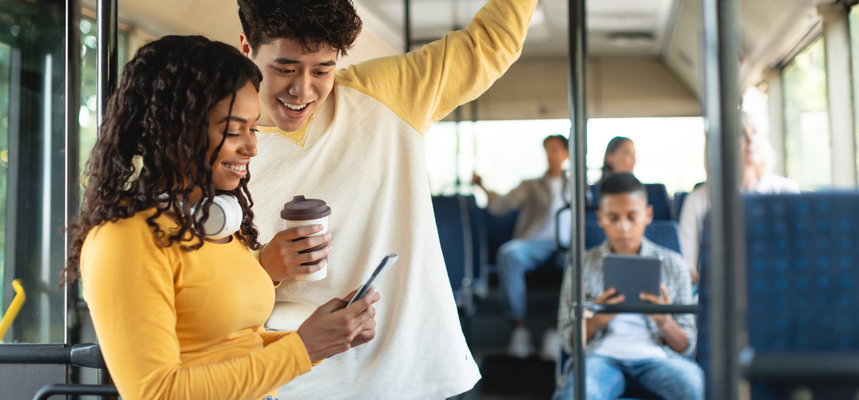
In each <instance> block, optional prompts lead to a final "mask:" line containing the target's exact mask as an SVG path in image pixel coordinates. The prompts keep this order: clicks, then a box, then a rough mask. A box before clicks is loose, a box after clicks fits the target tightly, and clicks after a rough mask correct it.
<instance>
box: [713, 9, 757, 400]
mask: <svg viewBox="0 0 859 400" xmlns="http://www.w3.org/2000/svg"><path fill="white" fill-rule="evenodd" d="M702 5H703V7H702V17H703V30H704V32H703V39H704V93H705V98H704V99H705V100H704V116H705V119H706V126H707V141H708V160H709V161H708V163H709V165H708V167H709V177H708V181H709V186H710V201H711V204H712V209H711V211H710V222H711V223H710V237H711V238H712V242H711V246H712V248H711V251H710V256H711V267H710V269H709V271H707V273H708V276H707V278H708V280H709V286H710V287H709V289H710V293H711V296H710V297H711V298H712V299H713V301H712V302H711V304H712V306H711V312H710V321H709V322H710V330H711V332H710V334H711V338H712V343H711V348H712V350H711V352H710V354H711V368H712V369H711V376H710V379H709V382H711V383H715V384H712V385H711V389H712V394H713V398H714V399H716V400H729V399H737V398H748V395H747V394H745V395H743V394H741V392H740V372H739V368H738V357H739V351H740V349H741V347H742V346H744V345H745V341H746V340H747V339H746V334H745V332H746V331H745V318H746V316H745V308H746V286H745V284H746V283H745V238H744V229H743V212H742V202H741V199H740V193H739V188H740V184H741V181H740V135H741V132H740V110H739V101H740V87H739V83H738V71H739V55H740V46H739V19H738V15H739V13H738V0H703V4H702Z"/></svg>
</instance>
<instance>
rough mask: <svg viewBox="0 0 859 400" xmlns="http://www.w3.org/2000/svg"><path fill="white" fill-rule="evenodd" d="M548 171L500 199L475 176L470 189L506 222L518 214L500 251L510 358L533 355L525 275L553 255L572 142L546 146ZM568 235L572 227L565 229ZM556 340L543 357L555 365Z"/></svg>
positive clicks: (548, 340)
mask: <svg viewBox="0 0 859 400" xmlns="http://www.w3.org/2000/svg"><path fill="white" fill-rule="evenodd" d="M543 148H544V149H545V150H546V160H547V161H548V164H549V170H548V171H546V174H545V175H543V176H542V177H540V178H536V179H529V180H526V181H523V182H522V183H521V184H519V186H518V187H517V188H516V189H513V190H512V191H511V192H510V193H508V194H506V195H503V196H502V195H498V194H496V193H495V192H493V191H491V190H489V189H487V188H485V187H484V186H483V182H482V179H481V178H480V176H478V175H477V174H475V175H474V176H473V177H472V183H474V184H475V185H477V186H479V187H480V188H481V189H483V190H484V191H486V195H487V196H488V197H489V212H490V213H492V214H493V215H496V216H502V215H504V214H507V213H509V212H511V211H513V210H519V217H518V218H517V220H516V227H515V229H514V233H513V240H511V241H509V242H507V243H505V244H504V245H502V246H501V248H499V249H498V256H497V260H498V276H499V279H500V281H501V286H502V289H503V293H504V296H503V297H504V298H505V300H503V301H504V302H505V306H506V308H507V313H508V316H509V318H510V320H511V322H512V323H513V334H512V336H511V338H510V345H509V347H508V349H507V352H508V353H509V354H510V355H512V356H515V357H521V358H525V357H528V356H529V355H531V353H533V351H534V346H533V344H532V343H531V332H530V331H529V330H528V328H527V327H525V316H526V315H527V311H528V299H527V298H528V296H527V292H526V288H525V273H526V272H529V271H533V270H534V269H536V268H537V267H539V266H541V265H543V264H546V262H548V261H549V260H550V259H551V258H552V256H553V255H554V254H555V251H556V250H557V248H558V246H557V244H556V242H555V231H556V222H555V215H556V214H557V213H558V211H559V210H560V209H561V208H563V207H564V205H565V204H566V202H565V201H564V197H563V195H562V191H563V190H565V189H566V190H568V188H569V180H568V178H567V177H566V175H565V174H564V169H563V164H564V161H566V160H567V158H568V157H569V142H568V140H567V138H565V137H564V136H561V135H553V136H549V137H547V138H546V139H544V140H543ZM567 230H569V227H567ZM558 346H559V343H558V336H557V332H556V330H555V329H549V330H548V331H547V332H546V334H545V335H544V337H543V346H542V351H541V356H542V357H543V358H545V359H550V360H555V359H557V353H558V351H557V349H558Z"/></svg>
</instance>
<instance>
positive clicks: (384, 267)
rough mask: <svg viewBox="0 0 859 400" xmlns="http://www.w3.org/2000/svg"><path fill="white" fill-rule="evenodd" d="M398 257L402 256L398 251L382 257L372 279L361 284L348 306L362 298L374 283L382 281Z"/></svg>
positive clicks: (371, 276)
mask: <svg viewBox="0 0 859 400" xmlns="http://www.w3.org/2000/svg"><path fill="white" fill-rule="evenodd" d="M398 258H400V256H398V255H397V254H396V253H391V254H388V255H386V256H385V258H383V259H382V262H381V263H379V266H378V267H376V269H375V270H374V271H373V274H372V275H370V279H367V282H366V283H364V284H363V285H361V288H360V289H358V293H355V297H352V300H350V301H349V304H347V305H346V307H349V306H351V305H352V303H354V302H356V301H358V300H361V298H362V297H364V295H365V294H367V292H368V291H370V288H371V287H373V283H376V282H378V281H380V280H381V279H382V277H383V276H384V275H385V273H386V272H388V270H389V269H391V266H392V265H394V263H395V262H396V261H397V259H398Z"/></svg>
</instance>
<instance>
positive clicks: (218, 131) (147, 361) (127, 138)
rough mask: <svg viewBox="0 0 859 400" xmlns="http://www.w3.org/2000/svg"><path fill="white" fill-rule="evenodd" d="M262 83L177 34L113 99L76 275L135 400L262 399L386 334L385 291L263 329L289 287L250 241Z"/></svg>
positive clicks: (145, 58)
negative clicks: (277, 280) (379, 312)
mask: <svg viewBox="0 0 859 400" xmlns="http://www.w3.org/2000/svg"><path fill="white" fill-rule="evenodd" d="M260 80H261V74H260V72H259V70H258V69H257V67H256V66H255V65H254V64H253V63H252V62H251V61H249V60H248V59H247V58H245V57H243V56H242V55H241V54H240V53H239V52H238V50H236V49H235V48H232V47H230V46H228V45H226V44H223V43H219V42H213V41H210V40H208V39H206V38H203V37H200V36H192V37H181V36H168V37H165V38H163V39H160V40H158V41H155V42H152V43H150V44H147V45H146V46H143V47H142V48H141V49H140V50H139V51H138V52H137V54H136V55H135V56H134V58H133V59H132V60H131V61H130V62H129V63H128V65H127V66H126V67H125V70H124V72H123V74H122V78H121V82H120V85H119V88H118V89H117V91H116V93H114V94H113V95H112V96H111V98H110V101H109V103H108V109H107V112H106V115H105V120H104V123H103V124H102V126H101V131H100V136H99V138H98V141H97V143H96V145H95V148H94V149H93V152H92V155H91V157H90V160H89V163H88V167H87V179H86V189H85V193H84V198H83V203H82V207H81V211H80V215H79V216H78V218H77V220H76V221H75V223H73V224H72V225H71V226H70V232H71V238H72V239H71V240H72V241H71V246H70V249H69V258H68V260H67V265H66V269H65V271H63V272H64V276H65V279H66V281H68V280H72V279H75V278H77V276H78V275H77V272H76V269H75V268H76V266H77V265H78V264H79V265H80V276H81V278H82V280H83V287H84V299H85V300H86V301H87V303H88V305H89V308H90V313H91V315H92V319H93V324H94V326H95V330H96V335H97V336H98V338H99V342H100V345H101V349H102V353H103V354H104V358H105V361H106V363H107V366H108V369H109V371H110V373H111V375H112V377H113V379H114V381H115V383H116V386H117V388H118V390H119V393H120V394H121V396H122V397H123V398H124V399H147V400H149V399H180V398H181V399H187V398H195V399H204V398H205V399H233V400H234V399H262V398H265V397H266V396H271V395H273V394H274V392H275V390H276V389H277V387H279V386H281V385H283V384H286V383H287V382H289V381H291V380H292V379H294V378H295V377H297V376H299V375H301V374H304V373H306V372H308V371H310V369H311V366H312V365H315V363H318V362H320V361H322V360H323V359H325V358H327V357H330V356H332V355H334V354H337V353H341V352H343V351H345V350H347V349H349V348H350V347H351V346H354V345H357V344H360V343H363V342H364V341H365V340H367V338H368V337H372V335H369V336H368V335H367V334H366V333H367V332H368V331H369V332H371V333H373V334H374V333H375V320H374V315H375V309H374V308H373V307H372V304H373V303H374V302H375V301H376V300H378V298H379V296H378V294H376V293H375V292H371V293H370V294H369V295H367V296H365V297H364V298H363V299H361V300H360V301H358V302H356V303H355V304H353V305H351V306H349V307H348V308H346V307H345V305H346V302H345V301H344V300H341V299H333V300H331V301H329V302H328V303H326V304H324V305H323V306H321V307H320V308H319V309H317V310H316V312H315V313H314V314H313V315H312V316H311V317H310V318H308V319H307V320H306V321H305V322H304V323H303V324H302V325H301V326H300V327H299V328H298V330H297V331H295V332H266V331H265V330H264V329H263V324H264V323H265V321H266V319H267V318H268V316H269V314H270V313H271V310H272V307H273V305H274V300H275V293H274V285H273V283H272V281H271V279H270V278H269V276H268V275H267V274H266V272H265V271H264V270H263V269H262V267H261V266H260V265H259V262H258V261H257V260H256V259H255V258H254V255H253V254H252V253H251V250H250V249H259V247H260V244H259V242H258V241H257V237H258V231H257V229H256V227H255V226H254V225H253V223H252V221H253V212H252V211H251V206H252V205H253V201H252V200H251V196H250V193H249V192H248V189H247V183H248V181H249V179H250V172H249V171H248V164H249V161H250V159H251V158H252V157H254V156H255V155H256V154H257V148H256V124H257V122H256V121H257V119H259V101H258V97H257V92H258V91H259V84H260ZM359 334H361V335H360V336H359Z"/></svg>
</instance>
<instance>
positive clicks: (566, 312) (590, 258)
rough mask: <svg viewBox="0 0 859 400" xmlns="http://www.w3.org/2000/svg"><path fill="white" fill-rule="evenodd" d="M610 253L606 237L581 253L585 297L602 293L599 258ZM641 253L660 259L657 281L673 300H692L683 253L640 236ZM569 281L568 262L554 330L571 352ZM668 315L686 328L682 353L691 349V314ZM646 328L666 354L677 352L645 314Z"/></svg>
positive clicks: (594, 342)
mask: <svg viewBox="0 0 859 400" xmlns="http://www.w3.org/2000/svg"><path fill="white" fill-rule="evenodd" d="M609 254H611V247H610V246H609V243H608V240H606V241H605V242H603V244H601V245H599V246H598V247H595V248H593V249H591V250H589V251H588V252H587V253H586V254H585V271H584V291H585V301H594V300H595V299H596V298H597V297H599V296H600V295H602V293H603V260H604V259H605V257H606V256H607V255H609ZM640 254H641V256H642V257H655V258H658V259H659V260H660V261H662V274H661V277H660V281H661V282H662V283H664V284H665V288H666V289H668V296H669V299H670V300H671V303H673V304H694V300H693V298H692V281H691V278H690V277H689V269H688V268H687V267H686V264H685V262H684V261H683V257H681V256H680V254H678V253H677V252H675V251H672V250H670V249H667V248H665V247H662V246H659V245H657V244H655V243H653V242H651V241H649V240H647V239H646V238H642V240H641V253H640ZM573 281H574V277H573V274H572V271H571V270H570V267H569V266H568V267H567V269H566V271H565V272H564V282H563V285H562V286H561V304H560V308H559V310H558V333H559V335H560V337H561V344H562V346H563V347H564V350H565V351H566V352H567V353H568V354H572V352H573V347H572V343H573V341H572V337H573V331H574V330H575V320H574V317H573ZM671 317H672V318H673V319H674V321H676V322H677V324H678V325H680V327H681V328H682V329H683V331H684V332H686V340H687V343H688V346H687V347H686V350H685V351H684V352H683V354H682V355H685V356H688V355H691V354H692V353H693V352H694V351H695V342H696V340H697V338H698V329H697V327H696V326H695V315H694V314H672V315H671ZM645 321H647V328H648V329H649V330H650V333H651V334H652V335H653V341H654V342H655V343H657V344H659V345H661V346H662V347H663V348H664V349H665V350H666V351H667V352H668V354H678V353H677V352H676V351H674V350H672V349H671V348H670V347H668V345H667V344H666V343H665V339H664V338H663V337H662V333H661V332H659V328H658V327H657V326H656V323H655V322H653V319H652V318H650V317H647V318H645ZM607 331H608V327H607V326H606V327H603V328H602V329H600V330H599V331H597V332H596V334H595V335H594V337H593V338H592V339H591V340H590V341H589V342H588V344H587V347H586V348H585V354H590V353H591V352H592V351H593V350H594V349H595V348H597V346H599V344H600V343H601V342H602V340H603V338H605V335H606V333H607Z"/></svg>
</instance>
